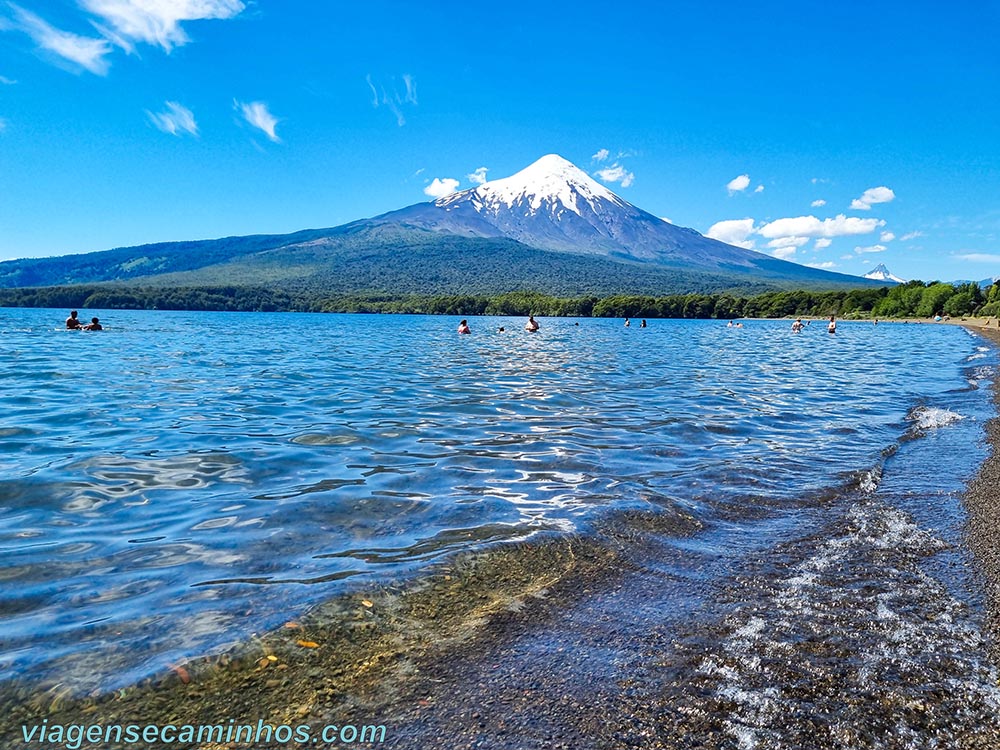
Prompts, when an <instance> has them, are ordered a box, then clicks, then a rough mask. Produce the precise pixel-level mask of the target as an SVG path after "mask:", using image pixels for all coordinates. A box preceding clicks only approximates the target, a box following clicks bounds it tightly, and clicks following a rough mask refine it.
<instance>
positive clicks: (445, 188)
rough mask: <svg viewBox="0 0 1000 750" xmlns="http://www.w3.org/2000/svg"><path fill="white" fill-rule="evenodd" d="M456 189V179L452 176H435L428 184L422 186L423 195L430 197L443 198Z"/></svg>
mask: <svg viewBox="0 0 1000 750" xmlns="http://www.w3.org/2000/svg"><path fill="white" fill-rule="evenodd" d="M456 190H458V180H456V179H455V178H454V177H435V178H434V180H433V181H432V182H431V184H430V185H428V186H427V187H425V188H424V195H429V196H430V197H431V198H444V197H445V196H446V195H451V194H452V193H454V192H455V191H456Z"/></svg>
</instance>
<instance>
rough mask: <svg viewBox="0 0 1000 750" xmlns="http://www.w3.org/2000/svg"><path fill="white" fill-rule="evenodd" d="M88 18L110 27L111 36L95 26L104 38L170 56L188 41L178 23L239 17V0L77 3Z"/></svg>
mask: <svg viewBox="0 0 1000 750" xmlns="http://www.w3.org/2000/svg"><path fill="white" fill-rule="evenodd" d="M79 2H80V4H81V5H82V6H83V7H84V8H85V9H86V10H88V11H90V13H91V14H93V15H95V16H97V17H98V18H100V19H101V20H102V21H103V22H104V23H106V24H108V25H110V27H111V29H112V31H113V32H114V33H113V34H112V33H107V32H105V31H104V30H103V29H102V28H101V27H100V26H96V27H97V28H98V30H99V31H102V33H105V36H107V37H108V38H111V39H112V40H115V38H116V37H117V38H118V39H120V40H122V46H125V47H126V49H128V46H130V45H128V42H130V41H131V42H144V43H146V44H152V45H156V46H159V47H162V48H163V50H164V51H166V52H170V51H171V50H172V49H173V48H174V47H180V46H182V45H184V44H187V43H188V42H189V41H191V39H190V38H189V37H188V35H187V34H186V33H184V29H182V28H181V23H183V22H185V21H200V20H207V19H216V18H217V19H225V18H232V17H234V16H236V15H239V13H240V12H242V11H243V9H244V7H245V6H244V4H243V2H241V0H79Z"/></svg>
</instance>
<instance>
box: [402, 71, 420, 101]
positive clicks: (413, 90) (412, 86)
mask: <svg viewBox="0 0 1000 750" xmlns="http://www.w3.org/2000/svg"><path fill="white" fill-rule="evenodd" d="M403 85H404V86H406V93H405V94H404V95H403V101H404V102H409V103H410V104H416V103H417V84H416V83H415V82H414V80H413V76H411V75H410V74H409V73H404V74H403Z"/></svg>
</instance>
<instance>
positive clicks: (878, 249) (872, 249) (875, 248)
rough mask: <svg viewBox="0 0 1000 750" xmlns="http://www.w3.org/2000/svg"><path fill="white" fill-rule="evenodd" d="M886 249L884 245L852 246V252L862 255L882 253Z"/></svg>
mask: <svg viewBox="0 0 1000 750" xmlns="http://www.w3.org/2000/svg"><path fill="white" fill-rule="evenodd" d="M888 249H889V248H887V247H886V246H885V245H869V246H868V247H856V248H854V252H856V253H857V254H858V255H862V254H865V253H884V252H885V251H886V250H888Z"/></svg>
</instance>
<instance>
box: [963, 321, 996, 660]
mask: <svg viewBox="0 0 1000 750" xmlns="http://www.w3.org/2000/svg"><path fill="white" fill-rule="evenodd" d="M998 322H1000V321H998ZM962 325H964V326H965V327H966V328H967V329H969V330H970V331H973V332H974V333H977V334H978V335H980V336H982V337H983V338H985V339H987V340H988V341H990V342H991V343H992V344H993V345H994V346H996V347H998V348H1000V330H998V329H995V328H986V327H985V326H983V325H969V324H968V323H962ZM990 387H991V389H992V391H993V403H994V406H995V408H996V412H997V415H996V416H994V417H993V418H992V419H991V420H990V421H989V422H987V424H986V425H985V426H984V429H985V433H986V434H985V439H986V442H987V444H988V446H989V455H987V457H986V460H985V461H983V463H982V465H981V466H980V467H979V471H978V472H977V474H976V476H975V477H974V478H973V479H972V481H971V482H970V483H969V485H968V487H967V489H966V492H965V507H966V511H967V513H968V519H967V529H968V540H969V546H970V547H971V549H972V551H973V554H974V555H975V557H976V559H977V560H979V564H980V568H981V571H980V572H981V575H982V580H983V586H984V594H985V596H986V603H987V607H986V618H987V628H988V630H989V636H990V640H991V645H992V649H993V659H994V661H995V662H997V663H1000V371H998V372H996V373H994V376H993V380H992V383H991V386H990Z"/></svg>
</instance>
